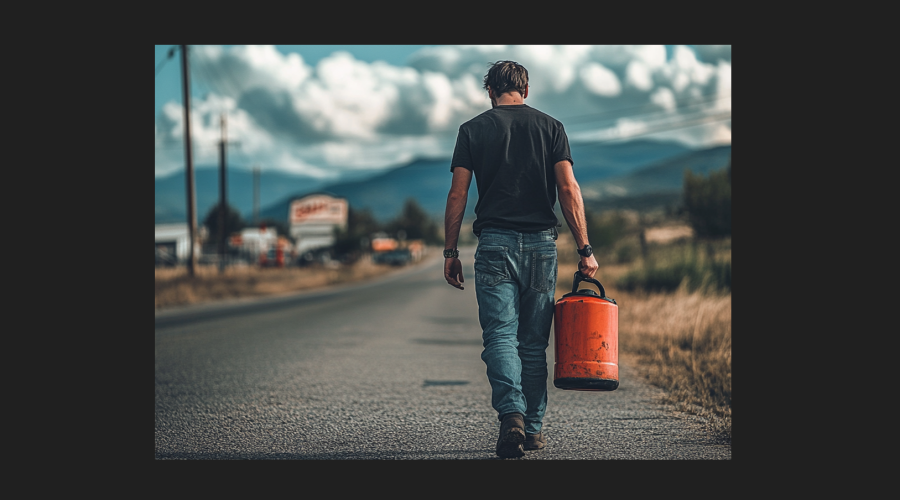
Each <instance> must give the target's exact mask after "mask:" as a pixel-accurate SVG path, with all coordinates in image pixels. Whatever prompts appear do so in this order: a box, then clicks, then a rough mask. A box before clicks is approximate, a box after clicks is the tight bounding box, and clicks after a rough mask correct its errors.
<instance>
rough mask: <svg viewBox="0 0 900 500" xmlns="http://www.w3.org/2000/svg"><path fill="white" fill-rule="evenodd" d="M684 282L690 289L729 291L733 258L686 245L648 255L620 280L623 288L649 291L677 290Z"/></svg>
mask: <svg viewBox="0 0 900 500" xmlns="http://www.w3.org/2000/svg"><path fill="white" fill-rule="evenodd" d="M682 284H684V286H685V287H686V288H687V289H688V291H694V290H701V291H704V292H717V291H722V292H728V291H730V290H731V261H730V260H727V261H717V260H714V259H712V258H709V257H705V256H703V255H701V254H700V253H699V252H698V251H697V250H695V249H694V248H693V247H692V246H690V245H685V246H682V247H675V248H670V249H667V250H663V251H662V255H654V256H652V257H651V258H648V259H647V260H645V261H644V262H643V265H641V266H640V267H638V268H636V269H634V270H632V271H631V272H629V273H628V274H626V275H625V276H623V277H622V278H620V279H619V281H618V283H617V285H618V287H619V288H622V289H623V290H628V291H633V290H645V291H648V292H674V291H675V290H677V289H678V287H679V286H681V285H682Z"/></svg>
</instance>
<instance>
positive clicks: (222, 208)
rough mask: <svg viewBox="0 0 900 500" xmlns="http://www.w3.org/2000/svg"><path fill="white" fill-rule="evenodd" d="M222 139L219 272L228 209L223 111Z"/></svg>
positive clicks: (223, 263) (221, 267) (220, 149)
mask: <svg viewBox="0 0 900 500" xmlns="http://www.w3.org/2000/svg"><path fill="white" fill-rule="evenodd" d="M221 123H222V140H221V141H219V272H220V273H222V272H223V271H225V238H227V237H228V235H227V234H226V231H225V224H226V221H227V220H228V218H227V217H226V216H225V214H226V212H227V210H228V199H227V198H226V196H227V195H226V193H227V190H226V189H225V187H226V186H225V147H226V133H225V113H222V120H221Z"/></svg>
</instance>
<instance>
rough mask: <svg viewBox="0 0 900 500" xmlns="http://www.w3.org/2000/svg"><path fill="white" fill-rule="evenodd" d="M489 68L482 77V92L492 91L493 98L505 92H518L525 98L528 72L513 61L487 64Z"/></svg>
mask: <svg viewBox="0 0 900 500" xmlns="http://www.w3.org/2000/svg"><path fill="white" fill-rule="evenodd" d="M488 65H489V66H490V68H489V69H488V72H487V74H485V75H484V90H487V89H488V87H490V88H491V89H493V90H494V97H499V96H500V95H501V94H504V93H506V92H512V91H518V92H519V93H520V94H522V96H525V90H526V89H527V88H528V70H527V69H525V66H522V65H521V64H519V63H517V62H515V61H497V62H495V63H488Z"/></svg>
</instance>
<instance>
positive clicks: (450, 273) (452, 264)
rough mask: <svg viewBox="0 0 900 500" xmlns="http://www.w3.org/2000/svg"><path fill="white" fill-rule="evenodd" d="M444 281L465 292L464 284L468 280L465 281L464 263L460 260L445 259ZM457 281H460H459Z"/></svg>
mask: <svg viewBox="0 0 900 500" xmlns="http://www.w3.org/2000/svg"><path fill="white" fill-rule="evenodd" d="M444 279H445V280H447V283H450V285H452V286H455V287H456V288H459V289H460V290H465V288H463V286H462V283H465V282H466V280H465V279H463V274H462V262H460V261H459V259H457V258H452V259H444ZM457 279H458V280H459V281H457Z"/></svg>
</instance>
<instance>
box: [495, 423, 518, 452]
mask: <svg viewBox="0 0 900 500" xmlns="http://www.w3.org/2000/svg"><path fill="white" fill-rule="evenodd" d="M524 442H525V432H523V431H522V429H517V428H512V429H510V430H509V432H507V433H506V435H505V436H503V437H502V438H500V442H498V443H497V456H499V457H500V458H518V457H521V456H524V455H525V450H524V449H523V448H522V443H524Z"/></svg>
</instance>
